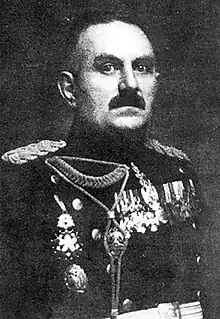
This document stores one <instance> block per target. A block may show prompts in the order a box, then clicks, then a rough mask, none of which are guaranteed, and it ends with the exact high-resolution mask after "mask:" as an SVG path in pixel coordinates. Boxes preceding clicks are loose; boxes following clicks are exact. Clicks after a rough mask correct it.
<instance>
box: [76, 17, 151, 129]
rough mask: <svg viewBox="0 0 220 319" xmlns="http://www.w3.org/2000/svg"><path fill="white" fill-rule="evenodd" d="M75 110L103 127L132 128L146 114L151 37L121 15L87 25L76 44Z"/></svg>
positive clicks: (148, 105)
mask: <svg viewBox="0 0 220 319" xmlns="http://www.w3.org/2000/svg"><path fill="white" fill-rule="evenodd" d="M77 50H78V53H79V55H80V57H81V58H80V59H81V64H80V71H79V76H78V80H77V85H78V87H79V92H78V95H77V106H78V112H79V115H80V116H81V117H82V118H83V119H84V120H86V122H87V123H89V124H92V125H95V126H96V127H97V128H99V129H101V130H105V131H108V130H112V129H113V130H114V129H117V130H135V129H138V128H140V127H142V126H143V124H144V123H146V121H147V120H148V119H149V117H150V113H151V105H152V101H153V97H154V93H155V88H156V73H155V63H154V53H153V49H152V46H151V43H150V41H149V40H148V38H147V36H146V35H145V34H144V33H143V31H142V30H141V29H140V28H138V27H137V26H135V25H130V24H127V23H123V22H120V21H114V22H110V23H106V24H98V25H93V26H90V27H88V28H87V29H86V30H85V31H84V32H82V33H81V35H80V37H79V41H78V45H77Z"/></svg>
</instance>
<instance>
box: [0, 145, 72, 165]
mask: <svg viewBox="0 0 220 319" xmlns="http://www.w3.org/2000/svg"><path fill="white" fill-rule="evenodd" d="M65 146H66V142H64V141H50V140H43V141H40V142H38V143H32V144H29V145H27V146H22V147H18V148H16V149H14V150H11V151H8V152H6V153H5V154H3V155H2V157H1V158H2V160H3V161H5V162H8V163H12V164H17V165H21V164H24V163H27V162H29V161H32V160H34V159H36V158H38V157H42V156H46V155H48V154H49V153H54V152H56V151H58V150H59V149H60V148H63V147H65Z"/></svg>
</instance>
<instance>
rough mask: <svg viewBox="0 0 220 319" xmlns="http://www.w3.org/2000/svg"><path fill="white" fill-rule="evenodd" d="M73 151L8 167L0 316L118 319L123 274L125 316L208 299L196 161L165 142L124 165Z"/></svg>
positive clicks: (134, 154) (131, 157) (144, 149)
mask: <svg viewBox="0 0 220 319" xmlns="http://www.w3.org/2000/svg"><path fill="white" fill-rule="evenodd" d="M67 150H68V153H66V151H65V149H64V150H62V151H60V152H58V153H55V154H53V153H51V154H49V155H48V154H47V156H43V157H42V156H41V155H44V154H46V152H45V153H42V154H40V153H39V152H38V155H40V156H32V157H31V158H34V157H38V158H36V159H35V160H32V161H26V162H27V163H25V164H24V165H12V164H10V163H5V164H4V165H3V170H2V171H3V174H2V191H3V196H2V201H1V202H2V207H1V266H0V267H1V288H0V292H1V295H0V300H1V308H0V310H1V317H0V318H10V319H12V318H22V319H26V318H27V319H29V318H30V319H35V318H45V319H46V318H56V319H58V318H59V319H67V318H85V319H86V318H93V319H95V318H97V319H98V318H107V317H108V318H109V316H110V313H111V308H112V302H113V303H114V302H115V300H113V299H114V298H113V299H112V289H114V288H115V286H114V284H113V282H114V278H113V277H114V274H115V276H116V277H115V278H116V281H115V285H116V286H117V278H118V275H120V276H121V278H120V285H118V287H120V292H119V294H118V297H119V301H118V311H119V314H121V313H124V312H132V311H138V310H142V309H149V308H154V307H157V306H158V305H159V304H162V303H170V302H172V303H178V304H179V305H181V304H187V303H191V302H196V301H200V299H201V294H202V292H201V287H200V267H199V266H200V262H201V260H200V255H201V235H200V216H201V212H202V204H201V201H200V191H199V184H198V180H197V178H196V175H195V173H194V172H193V170H192V168H191V165H190V162H189V161H188V159H187V158H186V156H185V155H184V154H183V153H182V152H180V151H178V150H175V149H174V148H168V147H164V146H162V145H161V144H159V143H157V142H155V143H154V147H151V148H149V147H146V146H145V145H143V147H142V149H141V150H140V149H139V150H137V151H136V152H134V151H133V152H127V153H126V156H121V160H120V161H119V158H116V160H115V161H113V160H114V157H112V158H110V159H109V158H107V159H105V160H106V161H104V162H101V161H97V160H96V161H93V160H84V159H78V158H75V157H73V156H74V151H73V150H70V149H68V148H67ZM16 156H17V155H16ZM18 157H19V156H18ZM18 157H14V162H16V160H15V159H17V158H18ZM24 157H25V156H24ZM6 158H7V160H8V159H9V158H10V156H8V157H7V156H5V157H4V159H6ZM117 163H121V164H122V165H118V164H117ZM126 178H127V182H126ZM119 195H120V197H119ZM114 204H115V205H114ZM112 207H113V211H114V213H113V212H111V210H112ZM107 226H109V227H107ZM122 250H123V254H122V253H121V255H122V257H120V258H119V255H120V252H121V251H122ZM121 255H120V256H121ZM119 261H120V262H121V265H119V264H120V263H119ZM113 266H115V272H114V269H113V268H114V267H113ZM119 268H120V269H119ZM116 295H117V294H116ZM116 299H117V296H116ZM116 305H117V303H116ZM199 311H200V310H199ZM146 318H147V317H146ZM190 318H191V317H190ZM192 318H194V317H192ZM195 318H197V317H195ZM198 318H200V317H198Z"/></svg>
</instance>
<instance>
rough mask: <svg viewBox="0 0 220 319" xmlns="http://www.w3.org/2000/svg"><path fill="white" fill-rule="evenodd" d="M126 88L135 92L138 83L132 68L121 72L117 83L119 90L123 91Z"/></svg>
mask: <svg viewBox="0 0 220 319" xmlns="http://www.w3.org/2000/svg"><path fill="white" fill-rule="evenodd" d="M127 88H132V89H135V90H137V89H138V82H137V79H136V77H135V74H134V71H133V69H132V67H131V68H127V69H125V70H123V72H122V74H121V78H120V82H119V90H124V89H127Z"/></svg>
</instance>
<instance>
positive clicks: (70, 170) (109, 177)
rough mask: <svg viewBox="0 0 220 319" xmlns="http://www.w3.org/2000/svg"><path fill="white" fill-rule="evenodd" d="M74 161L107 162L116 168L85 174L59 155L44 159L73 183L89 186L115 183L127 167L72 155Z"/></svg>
mask: <svg viewBox="0 0 220 319" xmlns="http://www.w3.org/2000/svg"><path fill="white" fill-rule="evenodd" d="M72 159H73V160H76V161H80V160H81V161H82V160H83V161H85V162H91V163H100V164H108V165H114V166H116V168H115V169H114V170H113V171H112V172H110V173H108V174H105V175H103V176H91V175H86V174H83V173H81V172H79V171H78V170H77V169H75V168H74V167H72V166H71V165H70V164H68V163H67V162H66V161H65V160H64V159H62V158H60V157H51V158H48V159H46V161H45V162H46V164H47V163H50V164H52V165H55V166H56V168H58V170H59V171H61V172H63V173H65V175H66V176H67V177H68V178H69V179H70V180H71V181H72V182H74V183H76V184H79V185H80V186H82V187H90V188H106V187H108V186H111V185H113V184H115V183H117V182H118V181H119V180H120V179H121V178H123V176H124V175H125V172H126V170H127V169H128V167H127V166H126V165H122V164H116V163H111V162H109V163H108V162H104V161H93V160H90V159H81V158H77V157H74V158H72Z"/></svg>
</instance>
